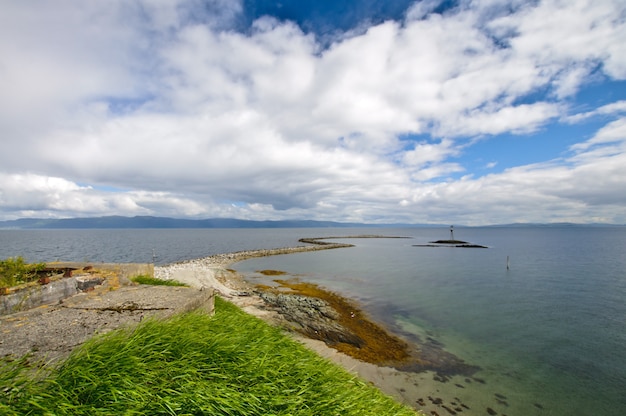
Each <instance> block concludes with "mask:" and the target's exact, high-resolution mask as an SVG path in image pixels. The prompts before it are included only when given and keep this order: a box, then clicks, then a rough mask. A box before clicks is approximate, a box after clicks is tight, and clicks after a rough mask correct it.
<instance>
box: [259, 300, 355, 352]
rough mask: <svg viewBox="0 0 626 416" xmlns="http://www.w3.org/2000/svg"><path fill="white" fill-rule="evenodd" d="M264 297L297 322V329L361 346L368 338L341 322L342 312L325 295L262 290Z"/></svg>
mask: <svg viewBox="0 0 626 416" xmlns="http://www.w3.org/2000/svg"><path fill="white" fill-rule="evenodd" d="M259 296H260V297H261V299H263V301H264V302H265V303H266V304H267V305H269V306H270V307H272V308H273V309H275V310H276V311H277V312H278V313H280V314H281V315H282V316H283V317H284V318H285V319H286V320H287V321H289V322H290V323H292V324H295V325H294V328H293V329H295V330H297V331H299V332H302V333H304V334H306V335H307V336H309V337H311V338H315V339H320V340H322V341H324V342H326V343H329V344H334V343H339V342H342V343H345V344H350V345H353V346H355V347H358V348H361V347H362V346H363V345H364V344H365V342H364V341H363V340H362V339H361V338H360V337H358V336H356V335H354V334H352V333H351V332H350V331H348V330H347V329H346V328H344V327H343V326H342V325H340V324H339V323H338V322H337V319H338V318H339V314H338V313H337V311H335V310H334V309H333V308H332V307H331V306H330V305H329V304H328V302H326V301H325V300H323V299H319V298H312V297H309V296H303V295H297V294H286V293H272V292H260V293H259Z"/></svg>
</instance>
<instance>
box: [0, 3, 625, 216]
mask: <svg viewBox="0 0 626 416" xmlns="http://www.w3.org/2000/svg"><path fill="white" fill-rule="evenodd" d="M0 140H1V151H0V220H12V219H17V218H68V217H97V216H105V215H123V216H136V215H152V216H166V217H175V218H192V219H194V218H195V219H201V218H217V217H223V218H240V219H249V220H283V219H285V220H288V219H308V220H322V221H340V222H364V223H373V224H376V223H411V224H455V225H457V224H458V225H488V224H506V223H517V222H520V223H536V222H541V223H552V222H575V223H614V224H626V2H624V1H623V0H545V1H530V0H510V1H498V0H459V1H440V0H422V1H408V0H387V1H385V2H380V1H375V0H362V1H356V0H354V1H348V0H313V1H309V0H281V1H268V0H263V1H255V0H242V1H239V0H94V1H88V2H86V1H83V0H55V1H49V0H28V1H13V0H0Z"/></svg>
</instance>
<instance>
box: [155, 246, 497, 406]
mask: <svg viewBox="0 0 626 416" xmlns="http://www.w3.org/2000/svg"><path fill="white" fill-rule="evenodd" d="M330 238H398V237H383V236H369V235H368V236H351V237H328V238H316V239H301V240H299V241H300V242H305V243H312V244H313V245H310V246H297V247H287V248H277V249H262V250H248V251H240V252H234V253H225V254H217V255H212V256H208V257H204V258H200V259H192V260H185V261H181V262H177V263H172V264H169V265H164V266H155V271H154V276H155V277H156V278H159V279H165V280H167V279H175V280H178V281H181V282H182V283H186V284H188V285H190V286H192V287H196V288H200V289H201V288H206V287H213V288H214V290H216V291H217V293H218V294H219V295H221V296H222V297H223V298H225V299H226V300H228V301H230V302H231V303H233V304H235V305H237V306H238V307H240V308H241V309H242V310H244V311H245V312H247V313H249V314H251V315H253V316H256V317H258V318H260V319H263V320H264V321H266V322H268V323H270V324H272V325H275V326H281V327H283V328H284V329H286V330H288V331H289V333H290V334H291V335H292V336H293V337H294V338H295V339H297V340H298V341H300V342H301V343H303V344H304V345H306V346H307V347H308V348H310V349H312V350H313V351H315V352H316V353H317V354H319V355H321V356H322V357H325V358H327V359H329V360H331V361H332V362H334V363H336V364H338V365H340V366H342V367H343V368H345V369H346V370H348V371H350V372H351V373H353V374H356V375H358V376H359V377H361V378H362V379H364V380H365V381H367V382H369V383H371V384H373V385H374V386H376V387H377V388H378V389H379V390H381V391H382V392H384V393H385V394H388V395H390V396H392V397H394V398H395V399H396V400H398V401H400V402H402V403H404V404H406V405H408V406H411V407H412V408H414V409H416V410H420V411H422V412H424V414H429V415H434V416H437V415H445V414H452V415H455V414H466V415H470V414H484V411H485V407H482V411H477V412H476V413H474V412H473V411H472V410H470V409H471V408H472V407H473V406H474V404H475V403H473V401H474V400H473V399H474V397H473V395H472V394H471V393H470V390H471V389H466V388H465V387H466V386H470V385H472V384H473V385H478V384H484V381H483V380H481V379H479V378H474V377H473V373H474V372H476V371H477V370H478V368H477V367H472V366H469V365H467V364H465V363H463V362H462V361H461V360H458V359H457V358H456V357H454V356H453V355H452V354H450V353H448V352H446V351H444V350H443V349H442V348H441V346H439V345H437V344H436V343H432V344H431V343H430V342H429V341H427V342H425V343H423V344H421V345H419V348H418V349H417V350H415V349H413V350H412V351H410V354H411V356H410V357H409V358H410V359H408V360H404V361H402V360H400V361H398V360H396V362H391V361H390V362H386V363H380V362H378V363H372V362H366V361H363V360H359V359H357V358H354V357H353V356H350V355H348V354H346V349H345V348H337V345H338V344H340V342H336V341H337V340H336V339H331V340H330V341H331V342H329V339H324V337H323V336H321V337H311V331H308V332H307V331H306V330H305V331H300V330H298V328H299V326H301V323H295V324H294V322H293V321H291V320H290V319H291V318H286V316H285V314H284V313H281V310H280V307H277V305H276V304H273V305H272V304H269V303H268V299H267V296H266V295H267V294H269V293H274V294H276V292H275V289H272V288H263V287H260V286H257V285H253V284H251V283H248V282H246V281H245V280H244V279H243V276H241V275H239V274H238V273H237V272H236V271H234V270H232V269H229V266H231V265H232V264H234V263H237V262H239V261H243V260H247V259H251V258H257V257H266V256H274V255H281V254H291V253H299V252H309V251H319V250H327V249H335V248H348V247H352V246H353V245H351V244H337V243H328V242H324V241H319V240H325V239H330ZM292 283H293V282H292ZM300 283H301V282H299V283H297V284H300ZM283 285H285V282H283ZM313 286H315V285H313ZM285 288H288V289H289V290H292V292H291V294H292V295H296V296H300V295H299V294H298V293H297V289H294V287H293V285H292V286H291V287H289V282H287V284H286V286H285V287H283V290H284V289H285ZM317 289H318V291H317V292H316V294H317V295H319V294H320V293H322V295H321V296H315V295H313V296H311V298H313V299H320V298H325V297H326V296H324V294H323V293H326V294H331V292H328V291H325V290H323V289H321V288H317ZM320 291H321V292H320ZM283 293H284V292H283ZM332 295H333V296H338V297H339V298H342V299H343V300H344V301H345V302H347V304H350V305H354V303H353V302H352V301H350V300H348V299H347V298H344V297H343V296H340V295H336V294H332ZM354 308H355V313H357V314H360V318H361V319H362V320H364V321H365V322H368V324H373V325H374V326H378V324H377V323H376V322H374V321H373V320H371V319H370V318H369V317H368V316H367V314H364V313H363V312H362V311H361V310H360V308H359V306H358V305H354ZM305 319H310V315H308V314H305ZM379 327H380V326H379ZM380 328H382V331H383V332H385V334H386V335H387V336H389V337H390V338H395V339H398V337H397V336H396V335H395V334H393V333H391V331H389V330H388V329H387V328H384V327H380ZM307 335H308V336H307ZM315 338H317V339H315ZM413 342H414V340H412V341H411V343H413ZM333 344H335V345H333ZM348 352H349V351H348ZM420 354H425V355H426V356H428V361H429V364H427V365H424V363H423V362H420V361H421V360H420ZM361 358H362V357H361ZM451 359H452V360H453V364H452V366H453V367H454V365H457V367H458V368H456V371H455V370H454V369H453V368H452V367H450V365H449V362H448V363H447V362H446V360H451ZM454 360H456V361H454ZM392 361H393V360H392ZM476 410H478V409H476ZM461 412H462V413H461Z"/></svg>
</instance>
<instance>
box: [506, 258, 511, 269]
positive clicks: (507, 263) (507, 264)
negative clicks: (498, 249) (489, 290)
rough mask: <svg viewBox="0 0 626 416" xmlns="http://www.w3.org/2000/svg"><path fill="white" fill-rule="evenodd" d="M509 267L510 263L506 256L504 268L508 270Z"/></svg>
mask: <svg viewBox="0 0 626 416" xmlns="http://www.w3.org/2000/svg"><path fill="white" fill-rule="evenodd" d="M510 268H511V264H510V263H509V256H506V269H507V270H509V269H510Z"/></svg>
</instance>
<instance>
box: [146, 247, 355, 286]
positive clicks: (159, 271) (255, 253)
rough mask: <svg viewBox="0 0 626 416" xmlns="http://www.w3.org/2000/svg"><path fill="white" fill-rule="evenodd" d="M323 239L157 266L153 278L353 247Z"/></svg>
mask: <svg viewBox="0 0 626 416" xmlns="http://www.w3.org/2000/svg"><path fill="white" fill-rule="evenodd" d="M321 240H323V238H303V239H300V240H299V241H300V242H304V243H310V244H313V245H310V246H297V247H283V248H273V249H261V250H247V251H237V252H234V253H226V254H215V255H212V256H208V257H203V258H200V259H192V260H184V261H181V262H178V263H173V264H170V265H167V266H159V267H155V268H154V277H156V278H157V279H164V280H170V279H174V278H175V277H174V276H175V275H176V274H177V272H178V271H180V270H197V271H207V270H210V271H213V272H214V273H215V272H218V273H219V272H220V271H222V270H223V269H226V268H227V267H228V266H230V265H231V264H233V263H236V262H238V261H242V260H246V259H251V258H256V257H267V256H276V255H280V254H292V253H302V252H307V251H318V250H329V249H334V248H346V247H353V245H352V244H339V243H327V242H324V241H321Z"/></svg>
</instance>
